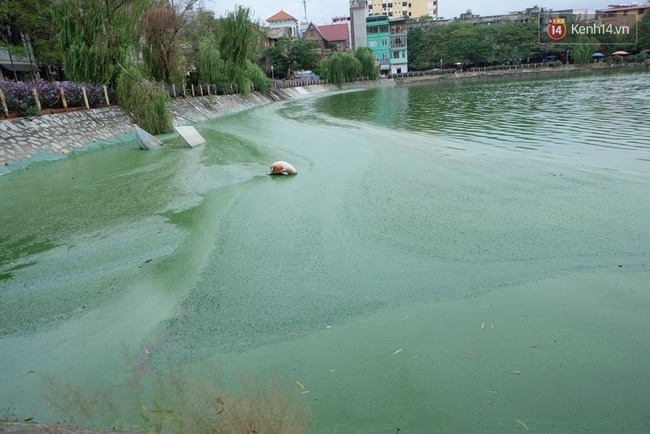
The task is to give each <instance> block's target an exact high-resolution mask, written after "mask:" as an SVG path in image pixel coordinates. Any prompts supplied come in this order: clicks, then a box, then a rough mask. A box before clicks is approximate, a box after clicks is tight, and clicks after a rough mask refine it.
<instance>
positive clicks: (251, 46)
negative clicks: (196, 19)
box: [219, 6, 268, 94]
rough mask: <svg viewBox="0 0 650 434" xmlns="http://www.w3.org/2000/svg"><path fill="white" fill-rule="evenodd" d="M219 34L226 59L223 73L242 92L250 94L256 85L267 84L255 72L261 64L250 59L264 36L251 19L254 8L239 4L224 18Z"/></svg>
mask: <svg viewBox="0 0 650 434" xmlns="http://www.w3.org/2000/svg"><path fill="white" fill-rule="evenodd" d="M220 33H221V37H220V40H219V52H220V53H221V57H222V59H223V61H224V76H225V77H226V78H227V79H228V80H229V81H230V82H232V83H235V84H236V85H237V89H238V91H239V92H241V93H243V94H249V93H250V92H251V91H252V85H253V84H255V86H256V88H258V89H260V88H264V87H265V86H268V84H267V85H265V84H264V83H262V82H260V80H261V75H260V74H258V73H257V71H255V68H258V69H259V67H258V66H256V65H254V64H253V63H252V61H251V60H252V59H254V58H255V49H256V48H257V46H258V45H259V44H260V41H261V40H262V38H263V35H262V31H261V30H260V28H259V26H258V25H257V24H255V23H253V22H252V20H251V10H250V9H249V8H244V7H241V6H238V7H237V9H236V10H235V11H234V12H230V13H229V14H228V15H227V16H226V17H225V18H223V19H222V20H221V23H220ZM262 76H263V74H262ZM255 81H258V83H255Z"/></svg>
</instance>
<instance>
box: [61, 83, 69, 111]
mask: <svg viewBox="0 0 650 434" xmlns="http://www.w3.org/2000/svg"><path fill="white" fill-rule="evenodd" d="M59 94H60V95H61V103H63V110H65V111H68V100H67V99H66V98H65V92H64V91H63V88H62V87H59Z"/></svg>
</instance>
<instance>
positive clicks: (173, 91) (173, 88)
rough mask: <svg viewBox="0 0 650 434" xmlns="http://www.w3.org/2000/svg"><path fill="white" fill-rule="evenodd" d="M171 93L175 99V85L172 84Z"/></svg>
mask: <svg viewBox="0 0 650 434" xmlns="http://www.w3.org/2000/svg"><path fill="white" fill-rule="evenodd" d="M172 93H173V94H174V98H176V85H175V84H172Z"/></svg>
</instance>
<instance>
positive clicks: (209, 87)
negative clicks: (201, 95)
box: [208, 84, 210, 96]
mask: <svg viewBox="0 0 650 434" xmlns="http://www.w3.org/2000/svg"><path fill="white" fill-rule="evenodd" d="M208 96H210V85H209V84H208Z"/></svg>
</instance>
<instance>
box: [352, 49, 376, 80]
mask: <svg viewBox="0 0 650 434" xmlns="http://www.w3.org/2000/svg"><path fill="white" fill-rule="evenodd" d="M354 56H355V57H356V58H357V59H358V60H359V64H360V65H361V72H360V74H361V76H362V77H366V78H367V79H368V80H376V79H377V77H379V68H377V67H376V66H375V55H374V54H372V50H371V49H370V48H368V47H359V48H357V49H356V50H355V51H354Z"/></svg>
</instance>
